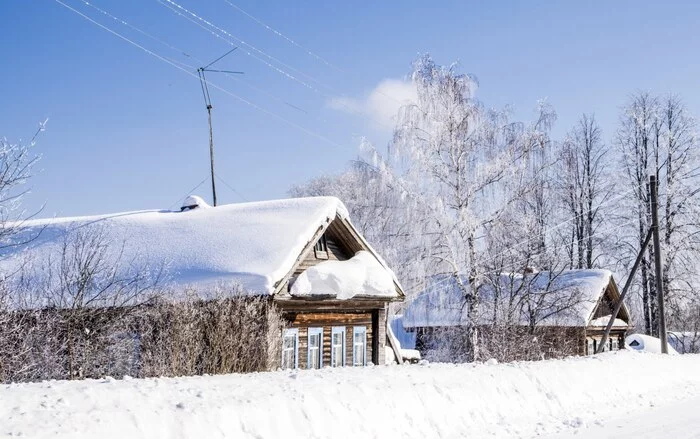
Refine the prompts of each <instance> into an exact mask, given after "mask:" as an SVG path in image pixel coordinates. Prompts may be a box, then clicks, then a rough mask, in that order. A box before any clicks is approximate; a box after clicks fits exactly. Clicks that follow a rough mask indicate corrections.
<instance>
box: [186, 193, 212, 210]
mask: <svg viewBox="0 0 700 439" xmlns="http://www.w3.org/2000/svg"><path fill="white" fill-rule="evenodd" d="M198 207H199V208H201V209H206V208H208V207H211V206H209V205H208V204H207V202H206V201H204V200H203V199H202V197H198V196H197V195H189V196H188V197H187V198H185V201H183V202H182V207H180V211H181V212H184V211H186V210H193V209H196V208H198Z"/></svg>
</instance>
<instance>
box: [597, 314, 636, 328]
mask: <svg viewBox="0 0 700 439" xmlns="http://www.w3.org/2000/svg"><path fill="white" fill-rule="evenodd" d="M609 322H610V315H607V316H603V317H598V318H597V319H593V320H591V322H590V323H589V324H588V326H600V327H603V328H605V327H606V326H608V323H609ZM612 327H613V328H627V327H629V323H627V322H625V321H624V320H621V319H615V320H613V325H612Z"/></svg>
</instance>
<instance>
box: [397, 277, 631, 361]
mask: <svg viewBox="0 0 700 439" xmlns="http://www.w3.org/2000/svg"><path fill="white" fill-rule="evenodd" d="M462 284H463V285H464V286H466V287H467V288H468V287H469V281H468V280H467V279H462ZM477 290H478V292H479V297H480V303H479V314H478V316H475V317H474V318H475V320H476V322H475V325H476V326H477V327H479V328H482V330H483V331H488V328H489V327H490V326H493V325H494V324H500V325H506V326H507V325H510V326H516V327H523V328H528V327H531V328H538V329H540V331H539V332H538V335H539V336H540V337H552V338H553V337H558V338H559V339H560V340H561V337H563V338H564V339H565V340H567V341H568V342H573V346H574V347H575V349H574V350H575V352H576V353H578V354H579V355H587V354H592V353H594V352H595V351H596V349H597V348H598V345H599V343H600V342H601V339H602V335H603V332H604V330H605V326H606V325H607V323H608V322H609V320H610V316H611V314H612V310H613V309H614V306H615V304H616V303H618V301H619V300H620V293H619V291H618V288H617V285H616V283H615V280H614V279H613V275H612V273H611V272H610V271H608V270H568V271H563V272H560V273H550V272H535V273H525V274H501V275H499V276H494V277H493V278H492V279H489V280H488V281H485V282H483V283H482V284H480V285H478V286H477ZM468 318H469V315H468V312H467V307H466V306H465V299H464V295H463V293H462V289H460V287H459V285H458V282H457V281H456V278H454V277H450V276H446V277H443V278H436V279H433V280H432V282H431V285H430V286H429V287H428V288H427V289H426V290H425V291H424V292H423V293H421V294H420V295H418V297H417V298H416V299H415V300H413V301H412V302H411V303H410V304H409V305H408V306H407V308H406V310H405V313H404V316H403V318H402V323H403V326H404V328H405V329H406V330H408V331H410V332H413V333H415V337H416V338H415V340H416V342H415V343H416V348H417V349H419V350H421V351H425V350H426V349H429V347H430V346H435V345H436V343H437V344H439V343H440V340H439V339H436V338H439V337H441V334H444V333H445V331H441V330H440V328H443V329H445V328H451V329H455V328H460V327H464V326H465V325H466V323H467V321H468ZM629 328H630V315H629V311H628V310H627V307H626V306H625V305H624V304H623V305H622V308H621V309H620V312H619V314H618V316H617V318H616V319H615V321H614V323H613V327H612V331H611V334H610V339H609V340H608V342H607V346H606V347H605V349H606V350H618V349H622V348H624V337H625V334H626V332H627V330H628V329H629Z"/></svg>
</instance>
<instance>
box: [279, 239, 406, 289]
mask: <svg viewBox="0 0 700 439" xmlns="http://www.w3.org/2000/svg"><path fill="white" fill-rule="evenodd" d="M290 294H291V295H292V296H313V295H322V296H334V297H335V298H337V299H341V300H344V299H350V298H352V297H355V296H357V295H362V296H371V297H384V298H390V297H396V287H395V286H394V276H393V274H392V272H391V271H389V270H387V269H386V268H384V267H383V266H382V265H381V264H380V263H379V261H378V260H377V258H375V257H374V256H373V255H372V254H371V253H369V252H367V251H364V250H361V251H359V252H357V253H356V254H355V256H353V257H352V258H350V259H348V260H347V261H325V262H321V263H320V264H317V265H314V266H313V267H310V268H307V269H306V270H304V271H303V272H302V273H301V274H300V275H299V276H298V277H297V279H296V280H295V281H294V284H293V285H292V288H291V291H290Z"/></svg>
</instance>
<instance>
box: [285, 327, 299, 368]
mask: <svg viewBox="0 0 700 439" xmlns="http://www.w3.org/2000/svg"><path fill="white" fill-rule="evenodd" d="M298 367H299V330H298V329H297V328H289V329H285V330H284V333H283V335H282V369H296V368H298Z"/></svg>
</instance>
